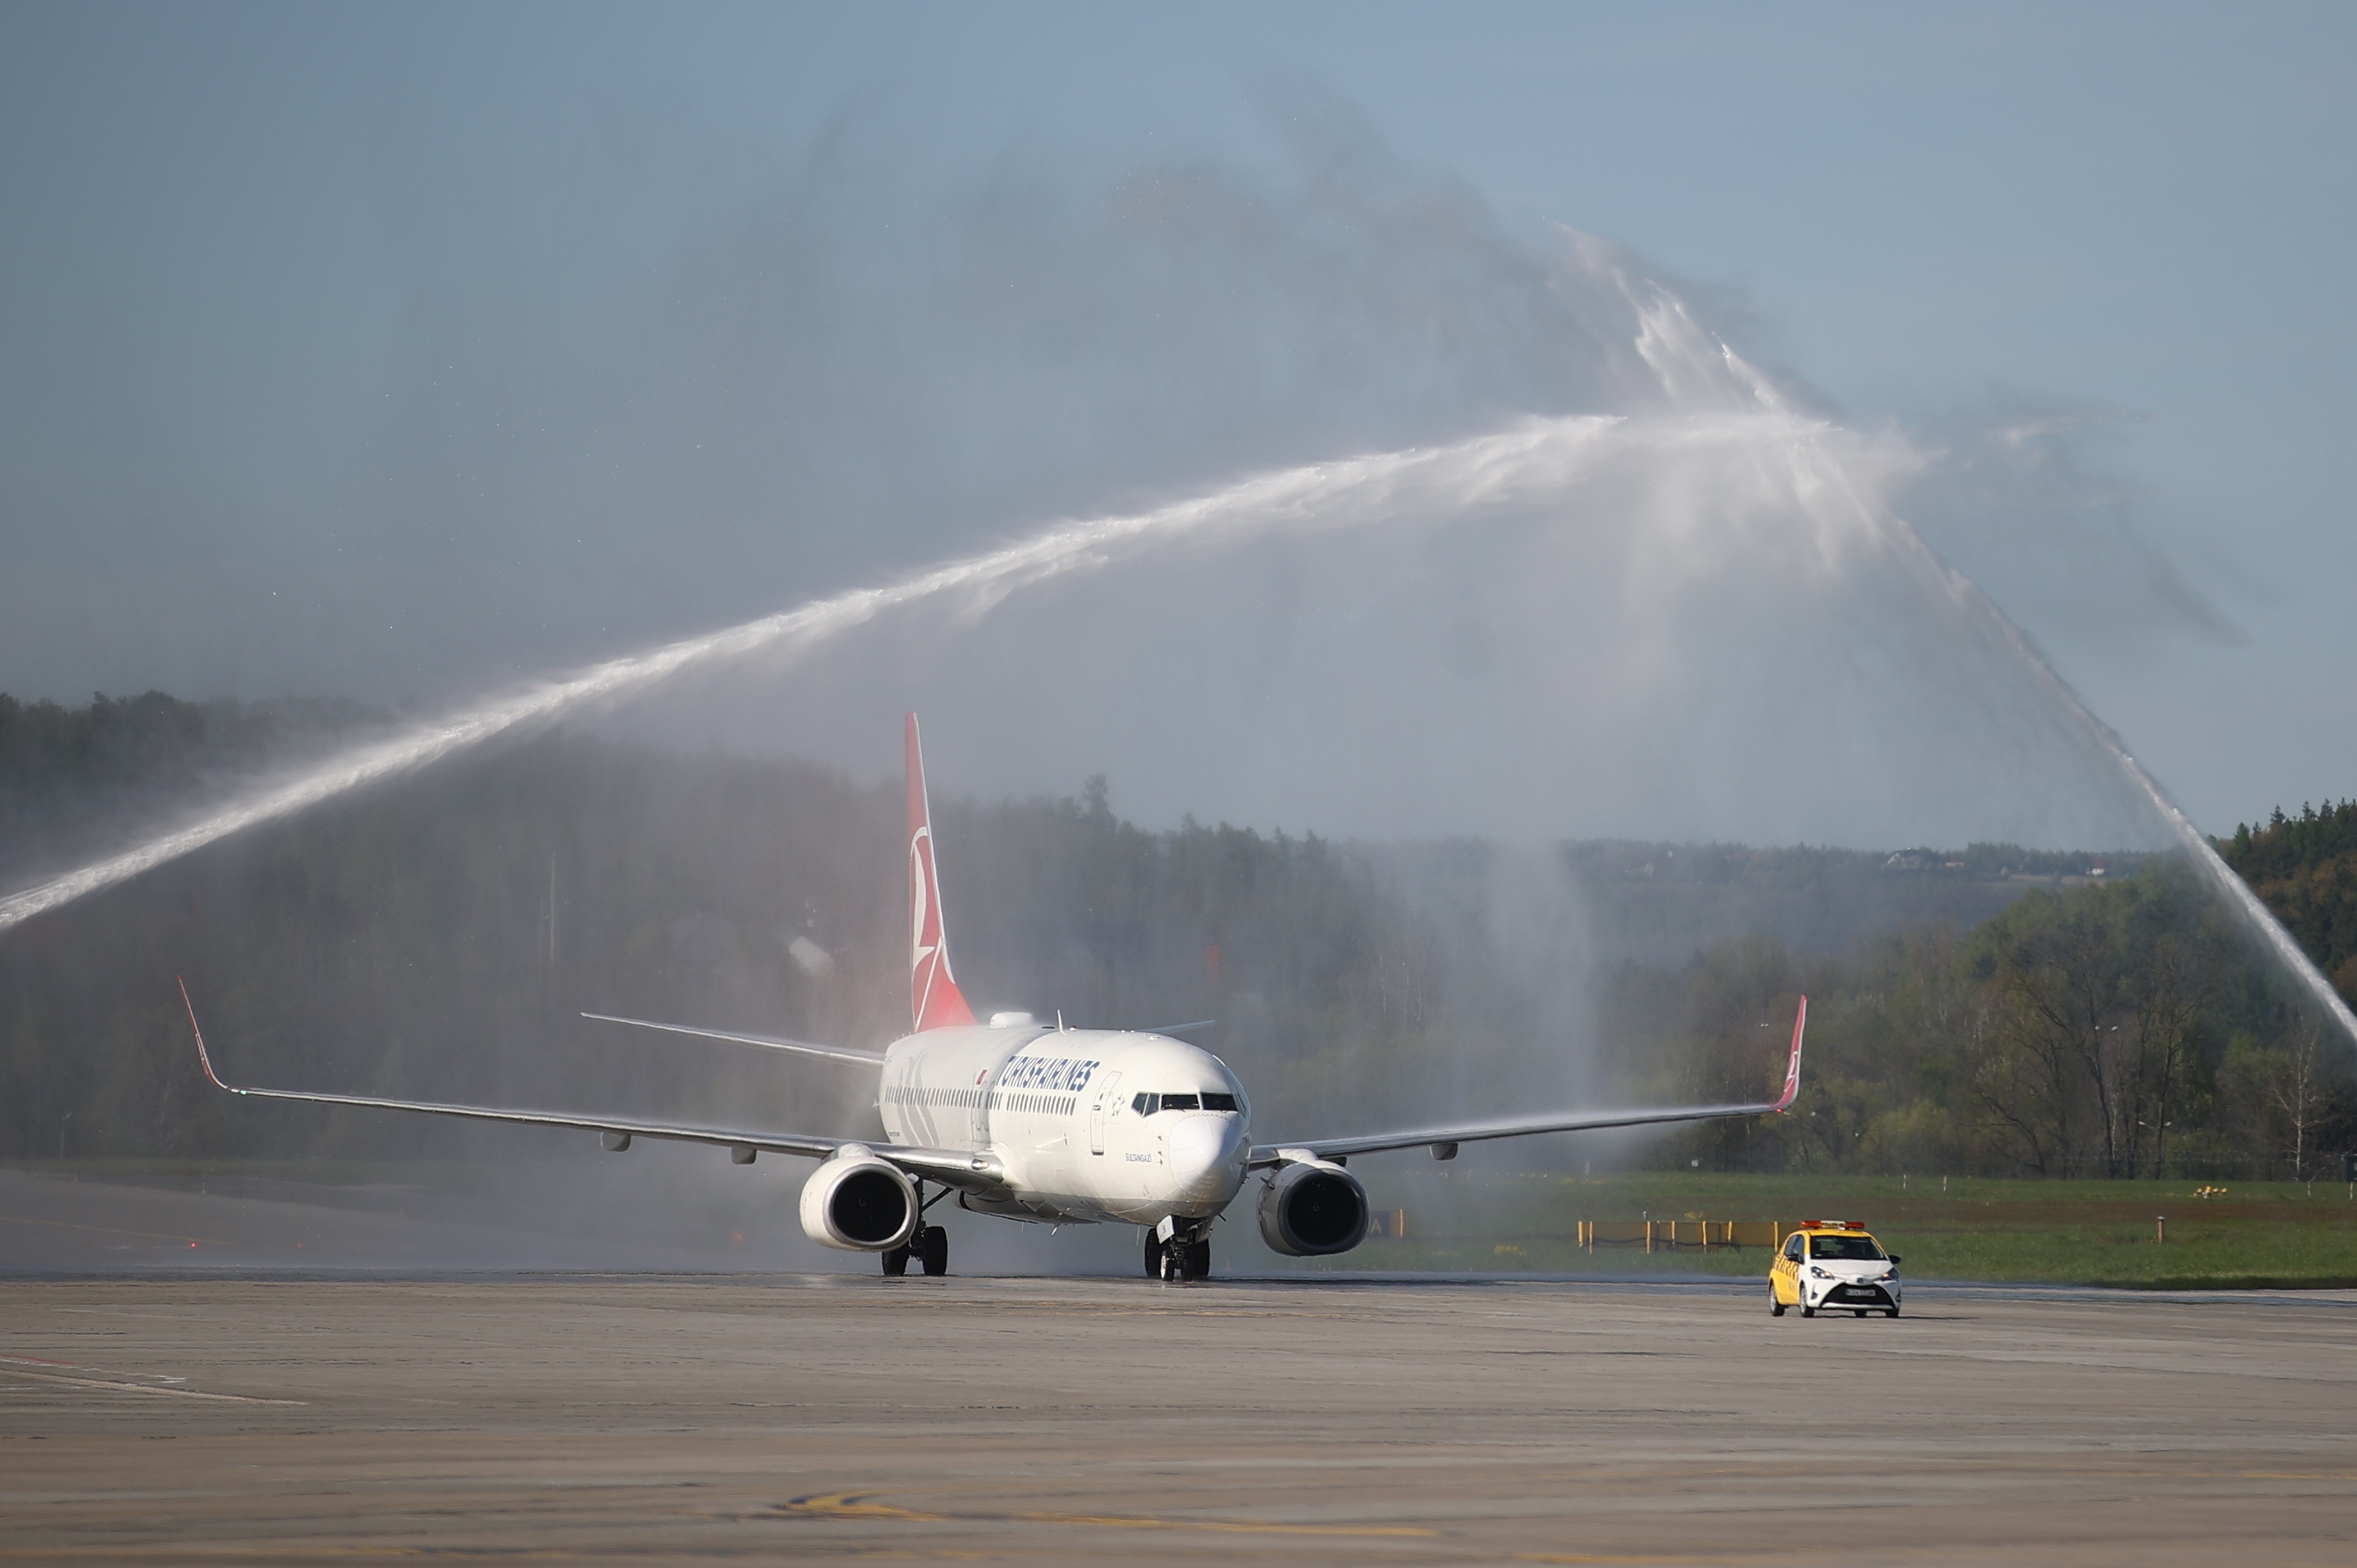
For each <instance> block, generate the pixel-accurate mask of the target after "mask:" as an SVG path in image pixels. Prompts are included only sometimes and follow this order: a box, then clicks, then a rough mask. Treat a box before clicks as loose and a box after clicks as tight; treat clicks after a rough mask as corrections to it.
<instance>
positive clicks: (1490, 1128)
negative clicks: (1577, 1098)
mask: <svg viewBox="0 0 2357 1568" xmlns="http://www.w3.org/2000/svg"><path fill="white" fill-rule="evenodd" d="M1808 1021H1809V999H1808V998H1807V997H1805V996H1803V997H1802V998H1801V1005H1800V1009H1799V1011H1798V1012H1797V1013H1796V1014H1795V1015H1793V1018H1792V1059H1791V1060H1790V1062H1789V1063H1788V1064H1787V1065H1786V1067H1785V1069H1784V1092H1783V1093H1782V1094H1781V1095H1780V1096H1779V1097H1778V1098H1776V1099H1775V1100H1772V1101H1762V1102H1761V1103H1760V1104H1758V1105H1688V1106H1679V1107H1674V1108H1669V1109H1656V1110H1645V1111H1593V1112H1559V1113H1556V1114H1554V1115H1548V1116H1537V1117H1529V1118H1520V1119H1514V1120H1504V1119H1501V1120H1498V1121H1491V1122H1465V1123H1463V1124H1461V1125H1458V1126H1455V1127H1424V1128H1418V1129H1415V1130H1414V1131H1409V1132H1400V1133H1365V1134H1362V1135H1361V1136H1359V1137H1354V1138H1314V1139H1310V1140H1308V1141H1306V1142H1303V1143H1297V1144H1254V1145H1253V1151H1252V1165H1253V1168H1254V1169H1255V1170H1259V1169H1265V1168H1266V1167H1267V1166H1270V1165H1294V1164H1299V1163H1304V1162H1307V1161H1309V1160H1333V1159H1348V1158H1349V1157H1350V1156H1351V1155H1372V1154H1378V1153H1381V1152H1382V1151H1383V1150H1386V1149H1415V1148H1429V1149H1431V1150H1432V1152H1433V1156H1434V1157H1435V1158H1436V1159H1450V1158H1453V1157H1455V1155H1456V1153H1457V1148H1456V1145H1458V1144H1475V1143H1480V1142H1483V1141H1485V1140H1487V1139H1491V1138H1527V1137H1530V1136H1533V1135H1534V1134H1535V1133H1587V1132H1593V1131H1596V1130H1598V1129H1599V1128H1605V1127H1645V1126H1652V1125H1654V1124H1657V1123H1662V1122H1709V1121H1716V1120H1719V1119H1721V1118H1725V1117H1731V1116H1766V1115H1770V1114H1775V1113H1781V1112H1785V1111H1789V1110H1791V1109H1792V1101H1793V1100H1794V1099H1795V1098H1796V1097H1798V1096H1799V1094H1800V1092H1801V1034H1802V1031H1803V1029H1804V1028H1805V1027H1806V1026H1807V1025H1808Z"/></svg>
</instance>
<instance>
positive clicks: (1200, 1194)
mask: <svg viewBox="0 0 2357 1568" xmlns="http://www.w3.org/2000/svg"><path fill="white" fill-rule="evenodd" d="M1242 1133H1243V1128H1242V1126H1241V1125H1240V1124H1239V1123H1238V1122H1235V1121H1234V1120H1233V1119H1232V1118H1229V1117H1225V1116H1189V1117H1188V1118H1187V1119H1186V1120H1184V1121H1182V1122H1179V1125H1177V1126H1176V1127H1173V1128H1171V1129H1170V1178H1171V1180H1172V1182H1173V1183H1174V1184H1175V1185H1176V1186H1177V1187H1178V1188H1179V1195H1180V1196H1181V1197H1190V1198H1224V1197H1232V1196H1233V1195H1234V1192H1235V1189H1236V1187H1239V1186H1241V1185H1242V1182H1241V1175H1242V1173H1240V1172H1239V1171H1237V1169H1236V1168H1235V1165H1236V1158H1235V1155H1236V1144H1237V1142H1238V1139H1239V1138H1240V1137H1241V1135H1242Z"/></svg>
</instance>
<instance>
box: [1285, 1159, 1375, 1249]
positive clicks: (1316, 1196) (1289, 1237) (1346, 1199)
mask: <svg viewBox="0 0 2357 1568" xmlns="http://www.w3.org/2000/svg"><path fill="white" fill-rule="evenodd" d="M1260 1234H1261V1240H1265V1241H1266V1242H1267V1243H1268V1245H1269V1250H1270V1251H1275V1252H1282V1253H1284V1254H1285V1255H1286V1257H1288V1258H1322V1257H1327V1256H1329V1255H1331V1254H1333V1253H1335V1252H1347V1251H1350V1250H1351V1248H1353V1247H1355V1246H1357V1245H1358V1244H1359V1243H1360V1242H1361V1241H1363V1240H1366V1239H1367V1189H1366V1188H1365V1187H1361V1186H1360V1185H1359V1178H1358V1177H1357V1176H1352V1175H1351V1173H1350V1172H1349V1171H1346V1170H1344V1169H1343V1168H1342V1167H1341V1166H1340V1165H1335V1164H1333V1163H1332V1162H1330V1161H1327V1160H1308V1161H1303V1162H1301V1163H1299V1164H1297V1165H1284V1166H1281V1167H1279V1168H1278V1170H1277V1172H1276V1174H1275V1176H1270V1177H1269V1178H1268V1180H1267V1181H1266V1182H1265V1184H1264V1185H1263V1186H1262V1187H1261V1193H1260Z"/></svg>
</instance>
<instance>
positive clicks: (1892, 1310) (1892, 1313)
mask: <svg viewBox="0 0 2357 1568" xmlns="http://www.w3.org/2000/svg"><path fill="white" fill-rule="evenodd" d="M1882 1316H1885V1317H1896V1316H1899V1309H1898V1308H1897V1307H1895V1306H1886V1307H1884V1308H1883V1309H1882Z"/></svg>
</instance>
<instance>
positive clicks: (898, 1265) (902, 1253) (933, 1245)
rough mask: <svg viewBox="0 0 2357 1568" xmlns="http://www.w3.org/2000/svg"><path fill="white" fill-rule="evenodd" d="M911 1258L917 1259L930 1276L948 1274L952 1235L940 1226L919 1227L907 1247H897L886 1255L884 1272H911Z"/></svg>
mask: <svg viewBox="0 0 2357 1568" xmlns="http://www.w3.org/2000/svg"><path fill="white" fill-rule="evenodd" d="M911 1258H914V1259H916V1261H917V1262H918V1264H919V1266H920V1267H921V1268H922V1269H923V1270H924V1271H925V1273H929V1274H945V1273H949V1272H950V1233H949V1232H948V1231H947V1230H943V1229H942V1227H940V1226H938V1225H920V1226H918V1227H917V1233H916V1234H915V1235H913V1236H911V1237H909V1244H908V1245H907V1246H905V1247H895V1248H893V1249H892V1250H891V1251H888V1252H886V1253H885V1254H884V1272H885V1273H888V1274H905V1273H908V1272H909V1259H911Z"/></svg>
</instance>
